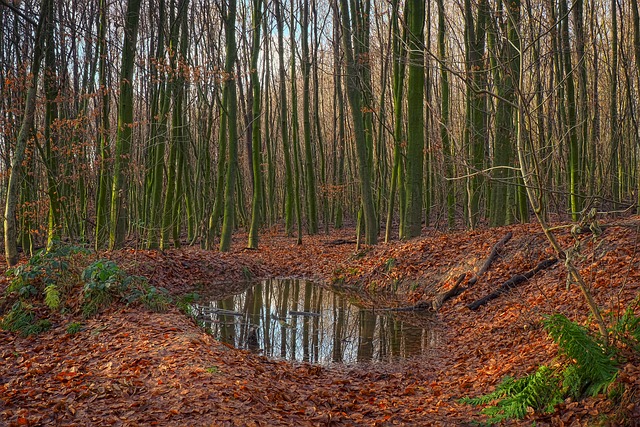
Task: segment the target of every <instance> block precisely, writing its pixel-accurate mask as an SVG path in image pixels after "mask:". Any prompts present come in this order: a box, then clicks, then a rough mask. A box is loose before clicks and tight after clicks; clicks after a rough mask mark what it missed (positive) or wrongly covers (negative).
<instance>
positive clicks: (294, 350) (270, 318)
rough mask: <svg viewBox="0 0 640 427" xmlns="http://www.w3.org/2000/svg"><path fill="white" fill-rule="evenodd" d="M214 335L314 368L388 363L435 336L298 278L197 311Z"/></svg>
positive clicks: (415, 350) (410, 353)
mask: <svg viewBox="0 0 640 427" xmlns="http://www.w3.org/2000/svg"><path fill="white" fill-rule="evenodd" d="M192 308H193V310H194V313H195V314H196V315H197V318H198V320H200V321H202V322H203V323H204V324H205V326H206V327H207V328H210V329H211V332H212V333H213V335H214V336H215V337H216V338H218V339H220V340H221V341H224V342H227V343H229V344H231V345H233V346H235V347H239V348H249V349H251V350H255V351H260V352H261V353H262V354H264V355H265V356H268V357H273V358H283V359H288V360H296V361H308V362H314V363H330V362H343V363H355V362H369V361H389V360H397V359H400V358H407V357H411V356H414V355H419V354H421V353H423V352H424V351H426V350H427V349H428V348H429V347H432V346H433V344H434V341H435V339H436V336H435V334H434V332H433V331H430V330H429V329H425V328H418V327H415V326H412V325H409V324H407V323H403V322H401V321H399V320H397V319H396V318H395V317H394V316H393V315H390V314H389V313H385V314H379V313H380V312H373V311H371V310H364V309H359V308H358V307H356V306H354V305H352V304H350V303H349V302H348V301H346V300H345V298H343V297H342V296H340V295H337V294H335V293H333V292H331V291H328V290H326V289H323V288H322V287H320V286H317V285H314V284H313V283H312V282H309V281H304V280H297V279H273V280H266V281H263V282H261V283H260V284H257V285H255V286H253V287H252V288H249V289H248V290H247V291H245V292H244V293H242V294H238V295H234V296H231V297H229V298H227V299H225V300H221V301H211V302H210V303H209V304H206V303H205V304H202V305H199V304H196V305H194V306H193V307H192Z"/></svg>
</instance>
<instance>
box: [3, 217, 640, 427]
mask: <svg viewBox="0 0 640 427" xmlns="http://www.w3.org/2000/svg"><path fill="white" fill-rule="evenodd" d="M615 224H616V223H614V222H611V223H610V224H609V226H607V227H606V228H604V229H603V233H602V234H601V235H600V236H599V237H597V238H596V239H593V238H592V235H590V234H583V235H579V236H577V237H574V236H573V235H572V234H571V233H570V231H569V229H568V228H561V229H559V230H558V231H557V233H558V236H559V238H560V241H561V242H562V244H563V245H564V247H570V246H573V245H574V244H575V243H576V241H577V240H578V241H580V242H581V252H580V253H581V258H579V259H578V265H579V267H580V270H581V272H582V274H583V275H584V277H585V279H586V281H587V283H588V284H589V285H590V287H591V290H592V292H593V294H594V297H595V299H596V302H597V303H598V304H599V306H600V307H601V308H602V310H603V312H604V315H605V318H606V319H608V320H611V319H615V318H616V317H617V316H620V315H621V314H622V312H623V311H624V308H625V307H627V306H628V305H629V304H631V303H632V302H633V300H634V299H635V298H636V297H637V296H638V295H639V293H640V235H639V230H638V226H639V225H640V217H631V218H626V219H625V220H623V222H622V224H621V225H619V226H618V225H615ZM507 232H512V233H513V237H512V238H511V240H510V241H509V242H507V244H506V245H505V247H504V248H503V250H502V251H501V252H500V257H499V258H498V259H497V260H496V261H495V262H494V263H493V265H492V266H491V268H490V269H489V271H488V272H487V273H486V274H485V275H484V276H482V277H481V278H480V280H479V281H478V282H477V283H476V284H475V285H474V286H473V287H471V288H470V289H468V290H467V291H465V292H464V293H462V294H461V295H459V296H458V297H456V298H454V299H452V300H449V301H447V302H445V303H444V305H443V306H442V308H441V309H440V310H439V311H438V312H437V313H434V314H432V315H430V316H429V319H428V322H429V323H430V324H431V327H433V328H437V329H438V331H439V334H440V337H441V339H440V340H439V341H438V344H437V345H435V347H434V348H433V349H432V350H431V351H430V352H428V353H426V354H424V355H422V356H419V357H416V358H412V359H409V360H405V361H403V362H398V363H372V364H368V365H357V364H355V365H322V366H320V365H312V364H305V363H290V362H285V361H279V360H269V359H267V358H265V357H263V356H260V355H257V354H253V353H251V352H249V351H245V350H237V349H234V348H230V347H228V346H227V345H224V344H222V343H220V342H218V341H216V340H214V339H213V338H212V337H211V336H210V335H207V334H206V333H205V332H203V331H202V330H201V329H200V328H199V327H198V326H197V325H196V323H195V321H194V320H192V319H191V318H189V317H187V316H186V315H184V314H183V313H182V312H180V311H179V310H178V309H177V308H176V307H175V306H172V307H171V308H170V309H169V310H168V311H167V312H163V313H156V312H152V311H149V310H147V309H145V308H144V307H143V306H138V305H129V306H125V305H123V304H115V305H112V306H110V307H109V308H108V309H107V310H105V311H103V312H102V313H100V314H98V315H96V316H94V317H92V318H90V319H84V318H82V317H81V315H79V314H75V315H74V314H66V315H58V316H57V317H55V318H54V319H53V327H52V328H51V329H50V330H49V331H47V332H44V333H42V334H39V335H37V336H29V337H26V338H25V337H22V336H20V335H19V334H16V333H11V332H6V331H0V425H7V426H19V425H100V426H102V425H116V426H119V425H121V426H147V425H158V426H200V425H202V426H205V425H212V426H280V425H282V426H315V425H318V426H325V425H326V426H329V425H331V426H353V425H378V426H392V425H443V426H452V425H454V426H455V425H458V426H465V425H476V424H475V423H477V422H482V421H484V420H486V418H485V416H484V415H482V414H481V412H480V411H481V408H477V407H473V406H470V405H466V404H463V403H460V402H459V399H460V398H461V397H464V396H471V397H475V396H479V395H481V394H483V393H487V392H490V391H492V390H493V389H494V388H495V386H496V385H497V384H498V383H499V382H500V381H501V379H502V378H503V377H504V376H505V375H507V374H509V375H512V376H519V375H522V374H527V373H531V372H533V371H535V370H536V369H537V367H538V366H539V365H541V364H553V363H555V362H554V360H556V358H557V354H558V352H557V346H556V345H555V344H554V343H553V342H552V341H551V339H550V338H549V337H548V335H547V333H546V332H545V331H544V330H543V329H542V327H541V324H540V320H541V319H542V317H543V315H545V314H551V313H557V312H560V313H564V314H566V315H567V316H568V317H569V318H570V319H572V320H574V321H577V322H580V323H584V324H589V323H588V322H589V316H588V309H587V305H586V304H585V301H584V299H583V297H582V296H581V294H580V292H579V290H578V288H577V287H576V286H573V285H572V286H569V287H568V286H567V282H566V273H565V269H564V267H563V264H562V263H558V264H556V265H555V266H553V267H552V268H550V269H548V270H545V271H542V272H540V273H538V274H537V275H536V276H534V277H533V278H532V279H531V280H529V281H528V282H527V283H525V284H523V285H522V286H520V287H519V288H517V289H514V290H513V291H511V292H510V293H508V294H506V295H503V296H501V297H500V298H497V299H495V300H493V301H491V302H489V303H488V304H487V305H486V306H483V307H481V308H480V309H478V310H477V311H471V310H469V309H467V308H466V304H468V303H470V302H472V301H474V300H476V299H477V298H480V297H482V296H484V295H486V294H487V293H489V292H491V291H493V290H495V289H496V288H497V287H498V286H499V285H500V284H502V283H503V282H505V281H506V280H508V279H509V278H510V277H511V276H513V275H514V274H518V273H523V272H525V271H527V270H530V269H531V268H533V267H534V266H536V264H537V263H538V262H540V261H541V260H543V259H545V258H548V257H550V256H552V255H553V254H552V253H551V251H550V250H549V245H548V244H547V243H546V241H545V238H544V235H543V234H542V232H541V230H540V228H539V227H538V226H537V225H535V224H528V225H514V226H509V227H503V228H496V229H480V230H477V231H464V232H462V231H461V232H454V233H442V232H437V231H434V230H432V229H428V230H426V231H425V232H424V233H423V236H422V237H420V238H417V239H413V240H410V241H406V242H402V241H393V242H391V243H388V244H379V245H377V246H374V247H363V248H361V249H360V250H359V251H356V247H355V243H354V231H353V229H345V230H339V231H334V232H332V233H331V234H330V235H317V236H305V237H304V239H303V244H302V245H301V246H299V245H296V240H295V238H289V237H283V235H282V231H281V230H275V229H274V230H272V231H271V232H267V233H265V234H264V235H263V236H262V237H261V242H260V248H259V249H258V250H247V249H245V248H244V246H245V244H246V239H245V238H246V236H243V235H241V234H238V235H236V236H235V237H234V246H233V248H232V250H231V252H229V253H224V254H223V253H219V252H216V251H203V250H200V249H196V248H193V247H187V248H183V249H172V250H168V251H164V252H160V251H142V250H122V251H117V252H111V253H105V254H100V256H106V257H108V258H111V259H113V260H115V261H117V262H118V264H119V265H121V266H123V268H125V269H126V270H127V271H129V272H131V273H132V274H138V275H144V276H146V277H147V278H148V279H149V281H150V283H151V284H153V285H154V286H162V287H164V288H167V289H168V290H169V292H170V293H171V294H172V295H175V296H178V295H181V294H184V293H186V292H192V291H194V290H196V291H201V290H203V289H206V290H207V293H208V294H212V293H213V294H216V293H217V294H219V295H220V296H224V295H228V294H230V293H233V292H235V291H237V290H238V289H240V288H241V287H242V286H244V285H243V284H242V282H243V280H244V279H245V276H246V274H247V271H250V272H251V274H252V275H253V277H254V278H255V279H261V278H269V277H304V278H308V279H314V280H317V281H318V282H319V283H323V284H325V285H326V286H332V287H334V288H341V289H343V290H345V291H346V292H348V293H350V294H351V295H357V296H358V297H359V298H360V299H361V301H362V304H364V305H375V306H377V307H390V306H397V307H401V306H410V305H413V304H416V303H418V302H420V301H430V300H431V299H432V298H433V297H434V295H435V294H436V293H438V292H441V291H443V290H447V289H449V288H451V287H452V286H453V285H454V282H455V281H456V278H457V277H458V276H460V275H461V274H463V273H467V278H470V277H471V275H472V273H473V272H474V271H477V270H478V269H479V268H480V266H481V265H482V264H483V262H484V260H485V259H486V258H487V256H488V255H489V252H490V251H491V249H492V247H493V245H494V244H495V243H496V242H498V241H499V240H500V239H501V238H502V237H503V236H504V235H505V234H506V233H507ZM576 239H577V240H576ZM390 260H393V262H390ZM2 280H3V282H2V283H1V284H0V292H2V293H4V291H5V289H6V287H7V283H8V279H7V278H4V279H2ZM229 283H237V285H235V286H234V285H229ZM392 285H393V286H392ZM236 287H237V288H236ZM392 288H393V289H394V290H393V291H392ZM635 310H636V314H637V313H638V310H639V308H638V307H637V306H636V307H635ZM72 321H79V322H82V325H83V329H82V330H81V331H80V332H78V333H76V334H73V335H72V334H69V333H67V326H68V324H69V323H70V322H72ZM591 326H592V327H594V326H593V325H591ZM630 354H633V353H630ZM639 365H640V363H639V360H638V358H637V353H636V356H633V355H632V356H629V357H628V358H627V359H626V361H623V362H622V364H621V368H620V374H619V376H618V379H617V380H616V381H618V382H619V383H620V384H622V385H623V386H624V389H625V392H624V394H623V396H622V397H621V398H619V400H618V401H617V402H616V403H612V401H610V400H607V399H606V398H605V397H604V396H599V397H595V398H587V399H584V400H581V401H577V402H574V401H569V400H567V401H565V402H564V403H562V404H560V405H558V406H557V407H556V410H555V412H554V413H552V414H546V415H541V414H534V413H531V414H529V415H528V417H527V418H526V419H525V420H522V421H518V422H512V423H510V424H509V425H532V424H534V423H535V425H537V426H543V425H557V426H574V425H623V424H626V425H640V366H639Z"/></svg>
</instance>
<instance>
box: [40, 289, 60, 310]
mask: <svg viewBox="0 0 640 427" xmlns="http://www.w3.org/2000/svg"><path fill="white" fill-rule="evenodd" d="M44 303H45V304H47V307H49V309H50V310H57V309H58V308H60V291H59V290H58V287H57V286H56V285H55V284H54V283H52V284H50V285H48V286H47V287H46V288H44Z"/></svg>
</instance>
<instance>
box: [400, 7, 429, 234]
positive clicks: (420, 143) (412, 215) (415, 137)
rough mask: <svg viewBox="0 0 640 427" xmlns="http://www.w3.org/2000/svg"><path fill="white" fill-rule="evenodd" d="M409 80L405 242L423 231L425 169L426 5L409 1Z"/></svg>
mask: <svg viewBox="0 0 640 427" xmlns="http://www.w3.org/2000/svg"><path fill="white" fill-rule="evenodd" d="M408 12H409V13H408V16H407V17H408V20H409V22H408V25H409V31H408V46H407V48H408V50H409V55H408V58H409V76H408V79H409V80H408V86H409V87H410V88H411V90H409V91H408V92H407V180H406V186H407V190H406V194H407V213H406V215H407V216H406V219H405V222H404V233H403V235H404V238H406V239H410V238H412V237H417V236H419V235H420V233H421V231H422V218H423V215H422V201H423V188H424V187H423V185H424V181H423V169H424V150H425V143H424V80H425V78H424V75H425V69H424V21H425V2H424V1H423V0H409V6H408Z"/></svg>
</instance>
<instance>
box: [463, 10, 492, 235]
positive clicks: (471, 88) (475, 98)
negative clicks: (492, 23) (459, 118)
mask: <svg viewBox="0 0 640 427" xmlns="http://www.w3.org/2000/svg"><path fill="white" fill-rule="evenodd" d="M488 14H489V6H488V2H487V0H480V1H479V2H478V11H477V17H476V19H475V23H474V18H473V11H472V9H471V1H470V0H465V2H464V20H465V34H466V37H465V39H466V42H465V43H466V45H467V65H466V66H467V73H468V75H467V79H468V83H467V85H468V86H467V126H466V127H465V133H466V135H465V141H466V142H467V144H468V147H469V154H470V159H471V165H472V170H471V172H472V175H471V176H470V178H469V183H468V187H467V188H468V200H467V203H468V212H467V214H468V221H469V226H470V227H471V228H475V227H476V225H477V223H478V221H479V219H480V200H481V195H482V188H483V184H484V181H483V179H482V175H481V174H480V172H481V171H482V169H483V168H484V158H485V141H486V102H487V101H486V95H485V94H484V89H485V86H486V70H485V64H484V54H485V40H486V21H487V18H488Z"/></svg>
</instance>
